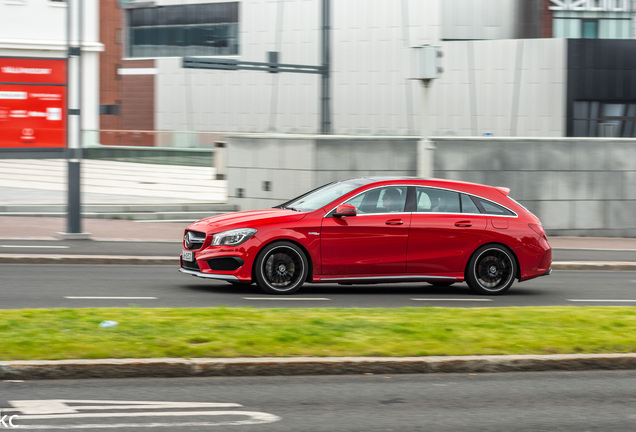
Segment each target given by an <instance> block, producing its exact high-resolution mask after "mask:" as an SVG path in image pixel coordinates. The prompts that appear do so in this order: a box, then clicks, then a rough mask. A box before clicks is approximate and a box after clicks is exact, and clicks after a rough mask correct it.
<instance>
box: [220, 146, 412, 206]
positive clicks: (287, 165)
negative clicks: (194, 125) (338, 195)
mask: <svg viewBox="0 0 636 432" xmlns="http://www.w3.org/2000/svg"><path fill="white" fill-rule="evenodd" d="M227 141H228V152H227V179H228V201H229V202H230V203H233V204H238V205H239V206H240V207H241V209H243V210H247V209H257V208H265V207H272V206H275V205H277V204H280V203H282V202H285V201H287V200H289V199H291V198H293V197H295V196H298V195H301V194H303V193H305V192H307V191H309V190H311V189H314V188H315V187H317V186H320V185H323V184H325V183H329V182H331V181H334V180H342V179H347V178H353V177H366V176H395V175H410V176H414V175H416V173H417V166H416V160H417V141H418V139H417V138H414V137H352V136H336V135H331V136H324V135H275V134H271V135H270V134H268V135H258V134H254V135H232V136H229V137H228V140H227ZM264 182H269V189H270V190H265V189H267V186H268V185H266V184H265V183H264ZM239 189H242V194H243V198H239V195H240V193H239Z"/></svg>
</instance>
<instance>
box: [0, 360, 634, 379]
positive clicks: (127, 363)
mask: <svg viewBox="0 0 636 432" xmlns="http://www.w3.org/2000/svg"><path fill="white" fill-rule="evenodd" d="M625 369H636V354H563V355H514V356H503V355H501V356H456V357H442V356H436V357H400V358H390V357H389V358H387V357H325V358H322V357H307V358H234V359H224V358H202V359H181V358H176V359H169V358H163V359H162V358H159V359H103V360H59V361H10V362H0V379H2V380H38V379H84V378H148V377H156V378H166V377H212V376H290V375H357V374H423V373H493V372H529V371H584V370H625Z"/></svg>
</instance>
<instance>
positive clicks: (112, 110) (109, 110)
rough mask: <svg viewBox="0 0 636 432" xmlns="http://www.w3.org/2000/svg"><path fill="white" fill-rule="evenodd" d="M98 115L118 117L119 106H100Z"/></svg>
mask: <svg viewBox="0 0 636 432" xmlns="http://www.w3.org/2000/svg"><path fill="white" fill-rule="evenodd" d="M99 114H100V115H119V105H100V106H99Z"/></svg>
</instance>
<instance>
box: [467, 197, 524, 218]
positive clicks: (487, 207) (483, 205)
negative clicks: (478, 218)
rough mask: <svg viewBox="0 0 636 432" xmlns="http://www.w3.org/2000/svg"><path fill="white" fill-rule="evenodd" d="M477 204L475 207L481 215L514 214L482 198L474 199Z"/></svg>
mask: <svg viewBox="0 0 636 432" xmlns="http://www.w3.org/2000/svg"><path fill="white" fill-rule="evenodd" d="M474 200H475V202H476V203H477V207H479V209H480V210H481V212H482V213H485V214H489V215H496V216H514V215H515V214H514V213H513V212H511V211H510V210H508V209H507V208H505V207H503V206H500V205H499V204H495V203H494V202H492V201H487V200H485V199H482V198H477V197H475V198H474Z"/></svg>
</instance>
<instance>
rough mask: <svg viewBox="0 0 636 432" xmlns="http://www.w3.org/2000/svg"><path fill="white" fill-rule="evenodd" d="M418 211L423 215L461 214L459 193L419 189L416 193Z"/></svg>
mask: <svg viewBox="0 0 636 432" xmlns="http://www.w3.org/2000/svg"><path fill="white" fill-rule="evenodd" d="M415 199H416V202H417V211H418V212H421V213H459V193H457V192H453V191H447V190H442V189H433V188H425V187H418V188H416V192H415Z"/></svg>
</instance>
